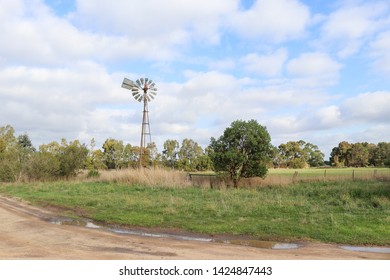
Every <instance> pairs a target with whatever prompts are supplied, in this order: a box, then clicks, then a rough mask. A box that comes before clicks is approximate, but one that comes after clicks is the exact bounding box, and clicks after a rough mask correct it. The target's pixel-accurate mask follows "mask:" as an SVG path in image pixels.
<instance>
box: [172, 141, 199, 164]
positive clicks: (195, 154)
mask: <svg viewBox="0 0 390 280" xmlns="http://www.w3.org/2000/svg"><path fill="white" fill-rule="evenodd" d="M202 155H203V149H202V147H201V146H199V144H198V143H196V142H195V141H194V140H192V139H188V138H186V139H184V140H183V142H182V144H181V147H180V150H179V153H178V157H179V160H178V167H179V168H180V169H183V170H185V171H195V170H196V166H197V164H198V159H199V157H201V156H202Z"/></svg>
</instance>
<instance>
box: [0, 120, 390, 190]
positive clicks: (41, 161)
mask: <svg viewBox="0 0 390 280" xmlns="http://www.w3.org/2000/svg"><path fill="white" fill-rule="evenodd" d="M270 139H271V138H270V136H269V134H268V132H267V130H266V128H265V127H263V126H261V125H259V124H258V123H257V122H256V121H254V120H251V121H248V122H245V121H235V122H233V123H232V124H231V127H229V128H227V129H226V130H225V132H224V134H223V135H222V136H221V137H220V138H218V139H215V138H211V142H210V145H209V146H208V147H206V148H205V149H203V148H202V147H201V146H200V145H199V144H198V143H197V142H196V141H194V140H192V139H188V138H187V139H184V140H183V141H182V142H181V143H179V142H178V141H177V140H173V139H168V140H166V141H165V142H164V143H163V150H162V152H161V153H160V152H159V151H158V149H157V146H156V144H155V143H150V144H148V146H147V147H146V149H145V151H144V153H143V155H142V156H143V159H142V162H143V163H144V165H145V167H162V168H170V169H177V170H184V171H187V172H190V171H207V170H213V171H217V172H222V171H223V172H227V173H228V174H230V176H231V178H232V180H235V178H236V179H237V178H240V177H248V176H249V177H250V176H260V177H262V176H265V174H266V172H267V168H273V167H275V168H305V167H318V166H323V165H324V154H323V153H322V152H321V151H320V149H319V148H318V146H316V145H314V144H312V143H308V142H305V141H303V140H299V141H289V142H287V143H283V144H280V145H279V146H278V147H274V146H272V145H271V144H270ZM139 156H140V148H139V147H138V146H132V145H130V144H125V143H124V142H123V141H122V140H117V139H114V138H108V139H107V140H106V141H105V142H104V143H103V145H102V147H101V148H97V147H96V143H95V140H94V139H92V140H91V142H90V143H89V144H88V145H86V144H85V143H81V142H80V141H79V140H73V141H69V142H68V141H67V140H66V139H62V140H61V141H60V142H56V141H52V142H50V143H48V144H42V145H40V146H39V147H38V148H35V147H34V146H33V144H32V142H31V140H30V138H29V136H28V135H27V134H21V135H19V136H15V130H14V128H13V127H12V126H10V125H6V126H4V127H0V181H10V182H12V181H18V180H23V179H27V180H53V179H57V178H69V177H73V176H75V175H77V173H78V172H79V171H80V170H88V172H89V175H90V176H94V175H98V174H99V170H103V169H122V168H136V167H137V165H138V162H139ZM330 164H331V165H333V166H336V167H349V166H354V167H356V166H378V167H379V166H390V143H385V142H381V143H378V144H369V143H354V144H353V143H348V142H345V141H343V142H341V143H340V144H339V145H338V146H337V147H335V148H333V150H332V153H331V157H330ZM237 180H238V179H237Z"/></svg>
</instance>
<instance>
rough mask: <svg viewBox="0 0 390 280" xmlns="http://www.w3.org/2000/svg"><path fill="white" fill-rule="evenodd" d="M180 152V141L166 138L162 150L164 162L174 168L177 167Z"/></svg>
mask: <svg viewBox="0 0 390 280" xmlns="http://www.w3.org/2000/svg"><path fill="white" fill-rule="evenodd" d="M178 153H179V142H177V141H176V140H170V139H168V140H166V141H165V142H164V150H163V152H162V157H163V162H164V164H165V165H167V166H169V167H170V168H172V169H175V168H176V167H177V155H178Z"/></svg>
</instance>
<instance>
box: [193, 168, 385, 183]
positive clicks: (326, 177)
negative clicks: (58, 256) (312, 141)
mask: <svg viewBox="0 0 390 280" xmlns="http://www.w3.org/2000/svg"><path fill="white" fill-rule="evenodd" d="M188 179H189V181H191V182H192V185H195V186H202V187H211V188H214V187H230V186H232V185H233V184H232V182H231V181H230V180H229V178H228V177H227V176H222V175H216V174H211V173H189V174H188ZM349 180H386V181H387V180H388V181H390V168H378V169H374V168H356V169H350V168H347V169H332V168H328V169H302V170H287V169H284V170H280V171H279V170H271V172H269V173H268V175H267V176H266V177H265V178H264V179H262V178H259V177H254V178H243V179H241V181H240V186H245V187H259V186H271V185H291V184H295V183H299V182H320V181H349Z"/></svg>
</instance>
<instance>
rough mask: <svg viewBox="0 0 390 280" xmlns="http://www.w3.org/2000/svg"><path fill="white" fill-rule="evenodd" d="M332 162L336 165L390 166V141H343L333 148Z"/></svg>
mask: <svg viewBox="0 0 390 280" xmlns="http://www.w3.org/2000/svg"><path fill="white" fill-rule="evenodd" d="M330 163H331V164H332V165H333V166H336V167H367V166H375V167H384V166H387V167H390V142H379V143H378V144H373V143H367V142H359V143H348V142H347V141H342V142H340V143H339V145H338V146H337V147H334V148H333V149H332V152H331V153H330Z"/></svg>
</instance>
